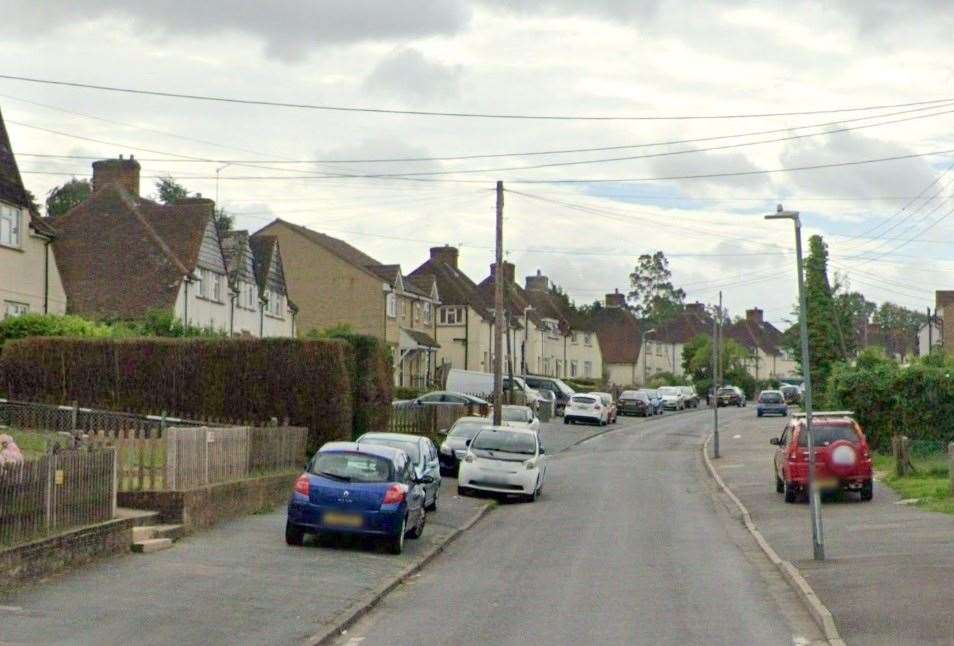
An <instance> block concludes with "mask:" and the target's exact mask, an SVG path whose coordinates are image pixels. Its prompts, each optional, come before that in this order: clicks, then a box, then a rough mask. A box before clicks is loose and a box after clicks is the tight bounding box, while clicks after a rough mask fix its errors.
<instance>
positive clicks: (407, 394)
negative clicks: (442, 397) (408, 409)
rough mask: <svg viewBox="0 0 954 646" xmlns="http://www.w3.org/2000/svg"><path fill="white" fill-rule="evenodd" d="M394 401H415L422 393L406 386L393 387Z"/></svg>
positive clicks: (417, 389)
mask: <svg viewBox="0 0 954 646" xmlns="http://www.w3.org/2000/svg"><path fill="white" fill-rule="evenodd" d="M393 392H394V399H396V400H401V399H416V398H417V397H420V396H421V395H423V394H424V391H423V390H421V389H419V388H408V387H407V386H395V387H394V390H393Z"/></svg>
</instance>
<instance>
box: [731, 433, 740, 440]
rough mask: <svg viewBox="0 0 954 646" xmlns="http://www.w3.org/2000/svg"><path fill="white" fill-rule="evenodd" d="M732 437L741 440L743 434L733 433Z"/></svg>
mask: <svg viewBox="0 0 954 646" xmlns="http://www.w3.org/2000/svg"><path fill="white" fill-rule="evenodd" d="M732 439H733V440H741V439H742V436H741V435H738V434H736V435H733V436H732Z"/></svg>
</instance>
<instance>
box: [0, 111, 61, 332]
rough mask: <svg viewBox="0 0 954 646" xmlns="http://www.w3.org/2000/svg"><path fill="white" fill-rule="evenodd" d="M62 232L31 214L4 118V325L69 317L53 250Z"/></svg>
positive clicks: (0, 298)
mask: <svg viewBox="0 0 954 646" xmlns="http://www.w3.org/2000/svg"><path fill="white" fill-rule="evenodd" d="M55 238H56V231H55V230H54V229H53V227H51V226H50V225H49V224H48V223H46V222H45V221H44V220H42V219H41V218H40V217H39V216H38V215H37V214H36V213H34V212H33V210H32V208H31V200H30V196H29V194H28V193H27V191H26V189H25V188H24V186H23V180H22V179H21V177H20V170H19V168H18V167H17V161H16V158H15V157H14V155H13V148H12V147H11V146H10V138H9V137H8V136H7V129H6V126H5V125H4V123H3V115H2V114H0V319H3V318H6V317H8V316H19V315H21V314H26V313H27V312H39V313H50V314H63V313H64V312H65V311H66V294H65V292H64V291H63V284H62V282H61V280H60V273H59V270H58V269H57V266H56V263H55V261H54V258H53V254H52V253H51V252H50V245H51V244H52V243H53V241H54V240H55Z"/></svg>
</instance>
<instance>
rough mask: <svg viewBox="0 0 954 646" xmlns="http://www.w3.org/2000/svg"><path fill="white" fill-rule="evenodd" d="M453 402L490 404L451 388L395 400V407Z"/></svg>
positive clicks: (488, 405)
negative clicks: (413, 397)
mask: <svg viewBox="0 0 954 646" xmlns="http://www.w3.org/2000/svg"><path fill="white" fill-rule="evenodd" d="M453 404H465V405H471V406H486V407H487V408H489V407H490V404H489V403H488V402H487V400H485V399H481V398H480V397H474V396H473V395H467V394H465V393H455V392H452V391H449V390H437V391H434V392H431V393H427V394H426V395H421V396H420V397H417V398H416V399H406V400H401V401H396V402H394V407H395V408H418V407H421V406H450V405H453Z"/></svg>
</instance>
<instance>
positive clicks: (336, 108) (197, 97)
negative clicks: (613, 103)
mask: <svg viewBox="0 0 954 646" xmlns="http://www.w3.org/2000/svg"><path fill="white" fill-rule="evenodd" d="M0 79H5V80H8V81H21V82H25V83H38V84H43V85H56V86H61V87H74V88H82V89H85V90H96V91H101V92H118V93H123V94H138V95H148V96H158V97H165V98H173V99H188V100H192V101H213V102H217V103H237V104H242V105H261V106H267V107H278V108H295V109H303V110H323V111H333V112H361V113H370V114H394V115H407V116H425V117H464V118H477V119H533V120H548V121H680V120H704V119H752V118H763V117H791V116H799V115H811V114H834V113H841V112H865V111H870V110H884V109H889V108H903V107H910V106H917V105H930V104H938V103H946V102H949V101H954V98H952V97H948V98H943V99H929V100H926V101H912V102H908V103H894V104H883V105H868V106H860V107H850V108H829V109H824V110H800V111H791V112H763V113H737V114H700V115H639V116H632V115H620V116H615V115H597V116H594V115H540V114H507V113H489V112H438V111H431V110H398V109H393V108H377V107H363V106H340V105H325V104H313V103H297V102H285V101H269V100H264V99H249V98H236V97H222V96H212V95H203V94H186V93H180V92H169V91H162V90H143V89H137V88H128V87H119V86H113V85H95V84H92V83H79V82H75V81H62V80H55V79H40V78H35V77H29V76H16V75H12V74H0Z"/></svg>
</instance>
